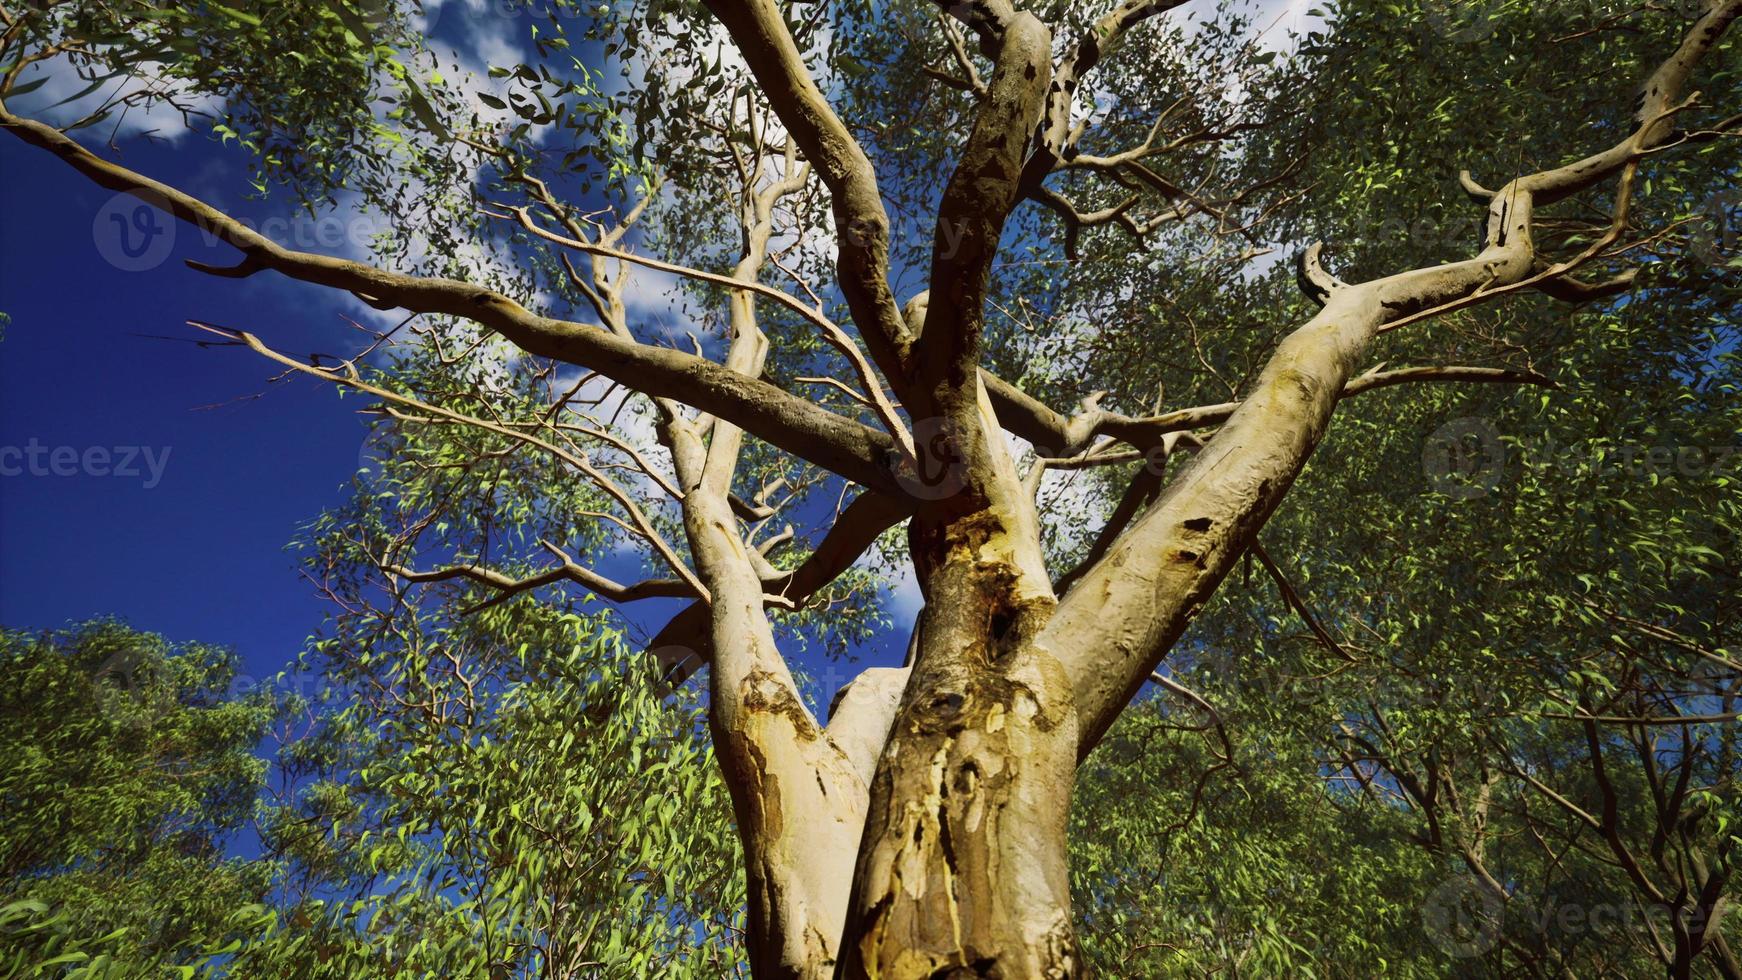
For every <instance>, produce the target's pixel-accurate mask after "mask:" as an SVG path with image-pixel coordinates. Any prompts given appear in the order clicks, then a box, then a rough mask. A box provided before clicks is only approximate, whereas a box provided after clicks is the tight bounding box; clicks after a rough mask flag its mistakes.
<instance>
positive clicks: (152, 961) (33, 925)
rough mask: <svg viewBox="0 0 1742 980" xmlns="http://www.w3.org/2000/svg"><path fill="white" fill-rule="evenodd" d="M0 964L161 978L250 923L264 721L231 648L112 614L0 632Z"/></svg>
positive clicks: (222, 948)
mask: <svg viewBox="0 0 1742 980" xmlns="http://www.w3.org/2000/svg"><path fill="white" fill-rule="evenodd" d="M0 659H3V660H4V663H5V668H6V676H7V680H8V683H7V684H6V686H5V691H4V692H3V693H0V748H3V750H4V758H5V759H6V764H5V765H4V767H0V799H4V800H5V801H6V806H5V808H4V812H3V813H0V853H3V854H4V860H3V862H0V958H3V962H4V963H5V967H6V972H7V974H8V975H9V976H57V975H60V974H61V973H62V972H65V971H73V970H84V971H87V973H86V975H88V976H142V975H145V974H147V973H151V972H153V971H155V973H156V974H157V975H161V973H162V972H164V971H165V970H166V969H168V968H169V967H170V966H176V965H182V964H194V963H202V962H208V963H209V962H211V957H213V956H216V955H220V954H223V953H227V952H231V951H233V950H234V949H235V948H236V947H237V945H239V943H240V941H241V940H242V938H243V937H245V936H249V935H251V934H252V931H253V929H254V928H256V927H257V923H258V920H259V915H260V913H261V912H262V911H263V909H262V908H261V905H260V903H261V900H262V899H263V898H265V896H266V892H267V890H268V888H269V887H270V884H271V878H272V872H271V867H270V866H269V865H267V864H263V863H259V862H254V861H248V860H243V859H239V858H230V857H226V856H225V852H226V851H227V850H228V849H229V847H230V846H231V844H232V842H233V841H234V839H235V838H236V837H237V835H238V834H241V833H242V832H243V831H244V829H245V828H246V826H247V824H248V821H249V820H250V818H251V817H252V816H253V813H254V807H255V804H256V798H257V794H258V793H259V791H260V789H261V787H262V785H263V781H264V779H265V775H266V764H265V762H263V761H262V760H260V759H258V758H256V757H255V756H254V755H253V752H252V750H253V748H254V746H255V744H256V743H257V742H259V740H260V739H261V738H262V737H263V736H264V735H265V733H266V730H267V727H268V725H269V724H270V722H271V719H272V714H273V705H272V704H271V702H270V700H269V699H266V698H263V697H261V696H259V692H254V693H252V694H249V695H247V696H243V697H235V696H233V694H234V688H233V686H232V685H233V684H234V683H235V681H236V679H237V669H236V668H237V663H236V659H235V657H234V656H233V655H232V654H230V653H228V652H226V651H223V650H219V649H216V648H214V647H209V646H201V645H198V644H189V645H182V646H174V645H171V644H169V643H167V642H166V641H165V640H164V639H163V638H162V637H159V636H154V635H152V634H149V633H139V632H136V631H134V630H131V629H129V628H127V627H126V626H124V625H122V624H120V623H116V622H112V621H95V622H91V623H87V624H84V625H82V626H78V627H75V628H72V629H69V630H66V631H64V632H58V633H48V634H42V635H30V634H25V633H19V632H15V631H10V630H8V631H4V632H0Z"/></svg>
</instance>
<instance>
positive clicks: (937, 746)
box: [837, 513, 1082, 978]
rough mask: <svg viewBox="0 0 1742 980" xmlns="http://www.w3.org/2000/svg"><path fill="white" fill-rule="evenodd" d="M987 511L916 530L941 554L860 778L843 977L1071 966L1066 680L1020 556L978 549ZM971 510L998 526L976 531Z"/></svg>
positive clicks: (1031, 971)
mask: <svg viewBox="0 0 1742 980" xmlns="http://www.w3.org/2000/svg"><path fill="white" fill-rule="evenodd" d="M988 517H989V515H987V514H985V513H981V514H979V515H976V516H975V517H972V518H968V519H958V520H957V521H956V522H954V524H953V525H952V526H951V527H949V528H947V529H945V530H944V531H943V532H941V533H940V534H939V535H936V536H931V537H932V541H933V546H932V547H930V548H928V547H927V542H926V541H925V540H924V539H925V538H927V537H928V535H926V534H925V533H924V532H923V531H920V532H918V533H916V539H915V542H914V543H915V553H916V555H917V554H919V553H920V552H921V549H925V550H928V551H931V552H933V553H934V554H935V553H939V552H941V553H943V554H944V555H946V556H948V557H946V558H945V560H944V562H943V563H942V564H941V565H934V568H935V571H933V573H932V574H931V575H929V576H927V588H926V592H927V604H926V607H925V611H924V612H922V613H921V619H920V627H919V628H920V651H919V657H918V659H917V665H916V666H915V668H914V674H913V677H912V678H911V680H910V681H909V682H908V684H907V689H906V691H905V692H904V693H903V696H902V700H901V703H900V706H899V709H898V711H897V714H896V716H895V721H894V725H893V726H892V730H891V732H890V735H889V740H888V742H887V744H886V746H885V748H884V751H883V753H882V756H881V758H880V759H879V761H878V765H877V771H876V775H875V777H874V779H873V780H872V784H871V790H870V805H869V813H868V816H867V818H866V824H865V833H864V837H863V839H862V840H861V842H860V846H859V859H858V865H857V867H856V869H855V872H854V885H853V895H852V905H851V911H850V913H849V916H848V919H847V923H846V931H845V934H844V936H843V939H842V942H841V948H842V954H841V967H840V971H839V973H838V974H837V975H838V976H841V977H846V978H860V977H880V978H908V977H915V978H918V977H979V976H988V977H990V976H997V977H1005V978H1018V977H1073V976H1079V975H1081V973H1082V963H1081V958H1080V956H1079V955H1078V952H1077V947H1076V937H1075V933H1074V931H1073V925H1072V916H1071V906H1070V888H1069V868H1068V863H1067V849H1066V825H1067V819H1068V816H1069V812H1070V800H1071V787H1072V782H1073V779H1074V775H1075V769H1076V755H1077V738H1078V732H1077V720H1076V709H1075V706H1074V704H1073V703H1072V698H1073V694H1072V686H1071V682H1070V678H1069V676H1068V675H1067V674H1066V672H1065V669H1064V667H1063V666H1062V665H1061V664H1060V663H1059V661H1058V660H1057V659H1056V658H1055V657H1053V656H1052V654H1051V653H1050V652H1048V651H1047V650H1046V649H1044V648H1042V647H1040V646H1038V645H1037V644H1036V643H1035V642H1034V637H1035V636H1036V635H1037V634H1038V633H1039V631H1040V627H1041V626H1043V625H1044V624H1045V621H1046V620H1047V619H1048V618H1049V617H1050V614H1051V611H1052V608H1053V603H1052V598H1051V595H1050V592H1049V593H1047V594H1029V595H1028V596H1027V597H1026V598H1023V590H1022V589H1021V588H1020V587H1019V583H1021V582H1022V581H1023V579H1024V575H1023V573H1022V572H1021V571H1020V569H1019V567H1018V566H1019V565H1020V564H1021V563H1020V562H1010V561H995V560H994V561H988V560H986V558H987V554H988V551H991V552H997V551H998V550H999V549H998V548H997V546H996V544H995V540H996V538H997V537H998V536H999V535H998V531H999V530H1002V529H1003V528H1004V527H1005V526H1007V524H1008V523H1009V522H1005V521H988V520H987V518H988ZM982 522H983V523H986V524H989V525H990V526H992V527H994V528H995V530H994V531H993V532H992V533H990V534H988V535H985V536H984V537H982V536H981V535H978V534H975V533H974V532H973V531H972V528H974V527H975V526H977V525H978V524H980V523H982ZM964 533H965V534H966V536H968V537H970V538H973V539H974V546H972V547H963V546H961V545H962V544H963V541H962V538H963V536H964ZM989 542H991V543H990V544H989ZM928 564H929V563H928Z"/></svg>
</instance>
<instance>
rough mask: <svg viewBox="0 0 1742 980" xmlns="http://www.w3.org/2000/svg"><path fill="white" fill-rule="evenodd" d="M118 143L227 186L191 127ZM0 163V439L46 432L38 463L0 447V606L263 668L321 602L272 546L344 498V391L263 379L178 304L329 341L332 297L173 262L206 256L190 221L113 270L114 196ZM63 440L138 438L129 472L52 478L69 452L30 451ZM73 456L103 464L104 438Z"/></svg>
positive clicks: (9, 154) (349, 461) (332, 342)
mask: <svg viewBox="0 0 1742 980" xmlns="http://www.w3.org/2000/svg"><path fill="white" fill-rule="evenodd" d="M122 149H123V154H122V157H121V159H123V160H124V161H125V162H126V163H127V164H128V165H129V166H132V167H135V168H137V169H139V170H142V171H145V172H146V173H150V174H152V175H154V176H158V177H161V178H164V179H167V180H169V181H170V182H172V183H181V184H183V185H184V186H190V187H197V188H198V189H199V192H200V193H204V194H211V195H212V196H214V197H217V198H218V199H220V200H224V201H225V203H227V204H230V205H236V204H240V203H242V194H243V193H244V192H245V191H246V190H247V185H246V183H245V181H244V180H243V177H244V174H245V172H246V171H245V170H244V168H243V166H242V165H241V164H242V161H241V158H240V157H239V156H238V155H236V154H233V153H225V152H222V151H220V150H219V149H218V147H217V146H216V145H215V144H213V143H211V142H209V141H207V140H205V139H204V138H203V137H199V136H193V137H186V138H184V139H183V140H182V141H181V142H180V144H179V145H176V146H173V147H164V146H156V145H153V144H151V143H150V142H148V141H145V140H143V139H131V140H126V141H124V142H123V144H122ZM0 174H4V180H0V215H4V226H3V230H0V312H5V313H8V314H10V315H11V317H12V322H11V323H10V324H9V325H8V326H7V327H6V333H5V338H4V340H0V449H3V448H4V447H18V448H19V449H24V450H28V448H29V447H30V446H31V445H32V444H33V441H34V444H35V445H37V446H40V447H42V451H41V452H40V453H39V454H38V456H37V460H38V465H36V466H31V465H30V462H29V458H28V457H20V456H19V455H18V454H16V453H15V454H11V455H10V456H0V466H4V470H5V473H6V474H7V475H4V476H0V623H4V624H5V625H6V626H9V627H15V628H17V627H24V628H32V629H36V628H48V627H57V626H62V625H65V624H66V623H68V622H72V621H77V620H81V619H86V618H89V617H92V616H98V615H108V614H114V615H119V616H122V617H125V618H126V619H127V620H128V621H129V622H131V623H132V624H133V625H134V626H136V627H139V628H142V629H147V630H152V631H155V632H161V633H163V634H165V635H166V636H168V637H170V638H171V639H179V640H202V641H208V642H216V643H223V644H227V645H230V646H233V647H235V649H236V650H237V651H238V652H239V653H240V654H241V655H242V657H243V659H244V661H245V663H246V665H247V668H248V670H249V671H250V672H258V673H264V672H268V671H275V670H277V669H279V668H280V667H281V666H282V665H283V664H284V663H285V662H286V661H287V660H288V659H289V658H290V657H292V656H294V655H295V653H296V651H297V650H298V648H299V647H300V646H301V643H302V640H303V639H304V638H305V637H306V636H307V635H308V634H309V633H310V632H311V631H312V630H313V629H314V628H315V627H316V626H317V625H318V624H319V621H320V616H321V614H322V608H321V604H320V602H319V601H318V600H317V599H316V598H315V596H314V595H313V593H312V591H311V590H310V589H309V588H308V586H307V585H306V584H304V583H303V582H301V581H300V580H299V578H298V576H297V573H296V566H295V559H294V556H292V555H291V554H289V553H287V552H286V550H285V545H286V543H287V542H288V541H289V540H290V538H291V537H292V535H293V534H294V532H295V530H296V527H297V525H298V524H299V523H300V522H303V521H306V520H308V519H310V518H312V517H313V516H314V515H315V514H316V513H318V511H319V510H320V509H321V508H322V507H324V506H327V505H329V504H332V503H336V502H337V501H338V500H339V499H340V493H341V486H342V484H343V483H344V481H345V480H346V479H347V478H348V477H349V476H350V474H351V472H352V470H353V469H354V467H355V465H356V461H357V453H358V449H359V447H360V445H361V441H362V437H363V434H364V426H363V420H362V419H360V418H359V417H358V416H357V415H356V414H355V408H356V405H357V402H356V401H355V400H349V401H347V402H345V403H341V402H340V400H339V399H338V398H337V397H336V395H335V393H334V391H332V390H331V389H330V388H323V387H321V386H320V385H319V384H318V383H317V382H316V381H314V380H313V379H297V380H294V381H290V382H286V383H281V384H269V383H268V379H269V376H270V373H271V372H270V371H269V370H268V368H269V365H267V364H266V363H265V362H264V361H261V360H260V359H259V358H257V357H255V356H253V355H252V354H249V353H246V352H240V351H236V350H233V349H224V348H208V349H201V348H199V347H196V346H194V345H193V344H192V343H190V342H189V341H193V340H195V339H198V338H199V337H200V335H199V334H198V333H197V332H196V331H194V330H193V329H192V328H190V327H188V326H187V325H186V323H185V321H186V320H187V319H189V318H199V319H206V320H212V321H216V322H219V323H225V324H234V325H237V326H247V327H248V328H249V329H251V330H255V331H257V332H259V333H261V334H263V335H265V336H268V337H273V338H277V339H279V340H281V341H283V342H285V343H287V344H288V345H289V346H291V348H292V349H300V350H316V349H337V348H339V347H341V346H349V345H352V344H355V342H356V341H355V337H356V334H355V332H354V331H353V330H352V329H351V328H350V327H349V326H348V325H347V324H346V323H345V321H344V320H343V319H341V317H340V314H341V312H342V311H344V310H345V308H346V305H347V304H346V302H345V301H341V300H338V299H336V298H335V297H333V296H331V295H330V294H327V293H326V291H324V290H321V289H319V288H318V287H310V286H303V285H300V284H296V283H292V282H290V281H288V280H285V279H283V278H281V277H278V276H276V275H270V274H269V275H262V276H259V277H256V278H254V279H250V280H246V281H242V282H236V281H230V280H217V279H213V278H211V277H209V276H205V275H202V274H200V273H197V272H194V271H193V270H191V269H188V268H187V267H185V266H184V265H182V262H181V260H182V259H183V258H185V257H204V258H206V259H207V260H208V261H210V260H212V259H213V256H214V254H215V253H219V252H220V249H219V248H217V247H214V246H210V245H208V244H207V243H206V242H204V241H202V240H201V239H200V236H199V235H198V233H197V232H194V231H193V230H191V229H189V228H186V227H183V228H179V229H177V232H176V233H175V234H174V241H173V243H170V245H169V247H170V252H169V254H167V255H164V256H163V257H162V261H161V263H160V264H156V265H155V266H154V267H152V268H148V269H143V270H138V271H129V270H126V269H122V268H118V267H117V266H116V265H115V264H113V263H111V262H110V261H107V260H106V259H105V255H104V252H105V251H106V250H108V251H110V252H111V254H113V251H112V250H113V248H114V247H115V245H116V244H117V241H116V238H115V235H116V233H117V229H116V228H115V226H114V225H113V223H112V222H105V221H104V220H103V219H106V218H108V217H109V214H110V213H111V212H113V211H115V209H114V208H112V207H111V208H109V209H108V210H107V211H106V210H105V206H106V205H107V204H108V202H109V201H110V200H111V197H112V195H111V194H110V193H109V192H108V191H105V190H103V189H101V188H99V187H97V186H95V185H94V184H91V183H90V182H89V181H88V180H86V179H85V178H84V177H82V176H80V175H79V174H76V173H74V172H73V171H72V170H70V169H69V168H67V167H66V165H65V164H63V163H61V162H60V161H58V160H56V159H54V158H53V157H51V156H49V155H48V154H47V153H44V152H43V151H41V150H38V149H35V148H33V147H29V146H27V145H25V144H23V143H21V142H19V141H18V140H15V139H7V140H4V141H0ZM243 210H244V212H245V213H250V212H251V213H252V214H253V215H255V216H256V217H264V216H265V213H264V212H263V211H262V210H260V209H259V208H252V209H250V208H243ZM122 213H123V214H125V215H127V216H131V214H132V209H131V208H126V209H124V210H123V211H122ZM158 220H159V221H160V222H162V224H163V225H164V226H166V227H167V225H168V222H167V220H166V219H162V218H159V219H158ZM140 244H141V240H139V239H135V240H134V241H133V242H132V245H133V246H134V247H138V246H139V245H140ZM162 244H163V242H162V240H161V239H160V240H159V242H157V243H154V247H153V248H152V249H148V250H147V251H146V252H145V253H144V255H143V256H142V257H141V258H142V260H143V261H151V260H153V259H156V258H157V255H156V252H157V251H160V250H161V246H162ZM224 251H227V249H226V250H224ZM120 254H122V255H123V256H124V255H125V252H122V253H120ZM126 264H137V263H131V262H129V263H126ZM346 334H351V336H350V337H346V336H345V335H346ZM147 335H151V336H147ZM153 336H156V337H168V338H175V339H171V340H162V339H153ZM208 406H215V407H208ZM62 446H66V447H72V449H74V450H76V451H78V453H79V454H80V457H81V459H80V462H81V464H82V463H83V462H84V458H83V457H84V454H85V453H86V451H88V450H91V449H93V448H94V447H95V448H98V449H99V450H101V449H107V450H109V461H108V465H107V468H108V469H110V470H116V471H120V470H122V469H123V467H122V464H123V463H124V462H125V461H126V458H127V455H128V452H129V447H140V448H142V449H146V450H149V454H146V453H139V454H137V455H135V456H134V458H133V462H134V465H133V467H132V469H134V470H136V471H137V475H133V476H129V475H126V474H125V473H122V472H113V473H109V474H107V475H94V474H93V473H88V472H87V473H77V474H75V475H70V476H67V475H56V472H55V470H56V469H60V470H61V471H63V472H64V471H65V470H66V469H68V467H65V466H61V467H56V466H55V465H53V463H54V458H53V457H52V456H50V455H48V450H50V449H52V448H54V447H62ZM65 458H66V457H65V454H63V455H62V459H63V460H64V459H65ZM151 460H155V461H156V463H157V464H158V467H159V468H158V469H156V470H153V468H152V467H150V466H149V465H148V462H149V461H151ZM91 461H92V462H94V463H97V464H98V465H97V466H95V467H94V469H96V470H99V471H100V470H102V469H104V468H105V467H104V466H103V465H102V453H101V452H100V451H99V452H98V453H97V454H95V455H94V456H93V457H92V459H91ZM5 464H10V465H5ZM76 468H77V469H83V468H84V467H83V466H82V465H80V466H78V467H76ZM154 475H155V476H156V477H157V479H156V481H155V484H153V476H154Z"/></svg>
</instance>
